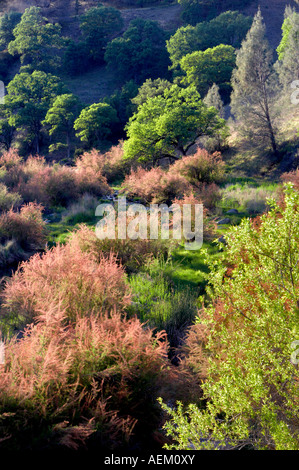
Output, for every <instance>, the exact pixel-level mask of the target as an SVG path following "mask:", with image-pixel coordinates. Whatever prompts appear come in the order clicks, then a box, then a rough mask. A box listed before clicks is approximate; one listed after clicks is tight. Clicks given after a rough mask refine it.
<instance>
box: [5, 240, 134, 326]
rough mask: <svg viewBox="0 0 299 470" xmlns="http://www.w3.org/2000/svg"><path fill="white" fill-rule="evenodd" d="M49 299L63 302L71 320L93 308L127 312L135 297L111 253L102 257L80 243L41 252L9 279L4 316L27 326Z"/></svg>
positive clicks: (10, 320) (102, 310)
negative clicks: (130, 301)
mask: <svg viewBox="0 0 299 470" xmlns="http://www.w3.org/2000/svg"><path fill="white" fill-rule="evenodd" d="M49 302H50V303H52V304H54V303H57V305H60V306H61V307H62V308H63V309H64V311H65V315H66V316H67V318H68V319H69V320H70V321H74V320H75V319H76V318H77V317H83V316H85V315H87V314H89V313H92V312H94V313H95V314H100V313H101V312H104V311H106V312H109V311H113V310H114V309H115V308H117V309H118V310H119V311H121V310H122V308H124V306H125V305H127V304H128V302H129V292H128V287H127V284H126V278H125V275H124V269H123V268H122V267H121V266H119V264H117V262H116V259H115V256H114V255H112V254H111V253H110V254H109V256H106V257H103V256H102V255H99V257H98V260H97V259H96V258H95V256H93V255H92V254H91V253H87V252H84V253H83V252H82V251H81V250H80V249H78V245H77V244H76V245H75V244H66V245H64V246H61V245H58V246H56V247H54V248H52V249H51V250H48V251H46V252H45V253H44V254H42V255H39V254H36V255H34V256H33V257H32V258H31V259H30V260H29V261H27V262H25V263H23V264H22V265H21V266H20V267H19V269H18V270H17V271H16V272H15V274H14V275H13V277H12V278H11V279H9V280H8V282H7V285H6V287H5V289H4V291H3V310H2V316H3V317H5V318H7V321H8V322H14V323H15V324H16V325H18V326H19V325H21V326H24V324H26V323H28V322H32V321H33V320H34V319H35V317H37V316H38V314H39V313H40V312H41V311H42V310H43V309H44V306H45V305H47V304H48V303H49Z"/></svg>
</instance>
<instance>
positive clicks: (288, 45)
mask: <svg viewBox="0 0 299 470" xmlns="http://www.w3.org/2000/svg"><path fill="white" fill-rule="evenodd" d="M284 18H285V19H284V22H283V25H282V39H281V42H280V44H279V46H278V48H277V53H278V62H277V64H276V67H277V71H278V74H279V80H280V82H281V84H282V85H283V86H284V87H285V88H286V87H289V86H290V84H291V83H292V82H293V81H294V80H299V13H296V11H295V9H293V8H291V7H289V6H287V7H286V10H285V15H284Z"/></svg>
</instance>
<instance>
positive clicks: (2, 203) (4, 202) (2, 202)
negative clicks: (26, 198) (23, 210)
mask: <svg viewBox="0 0 299 470" xmlns="http://www.w3.org/2000/svg"><path fill="white" fill-rule="evenodd" d="M21 202H22V198H21V196H20V195H19V194H18V193H10V192H8V190H7V187H6V186H5V184H2V183H0V213H1V212H4V211H8V210H9V209H14V208H17V207H19V206H20V205H21Z"/></svg>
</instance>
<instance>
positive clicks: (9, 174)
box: [0, 151, 111, 206]
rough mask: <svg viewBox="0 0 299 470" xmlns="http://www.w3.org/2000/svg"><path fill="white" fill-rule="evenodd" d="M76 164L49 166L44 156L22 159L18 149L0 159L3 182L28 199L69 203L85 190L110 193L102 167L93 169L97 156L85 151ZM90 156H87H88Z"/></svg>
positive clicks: (86, 191)
mask: <svg viewBox="0 0 299 470" xmlns="http://www.w3.org/2000/svg"><path fill="white" fill-rule="evenodd" d="M84 155H85V156H82V157H81V158H80V159H78V160H77V162H76V166H75V167H67V166H61V165H58V164H54V165H49V164H47V163H46V161H45V159H44V158H43V157H29V158H28V159H27V160H26V162H23V161H22V159H21V158H20V157H18V155H17V153H16V151H10V152H6V153H4V155H3V156H2V157H1V159H0V166H2V167H3V169H4V170H5V171H4V175H3V176H2V180H3V182H4V183H5V184H6V186H7V187H8V188H10V189H11V190H13V191H17V192H18V193H20V194H21V196H22V197H23V199H24V200H25V201H26V202H32V201H35V202H38V203H41V204H44V205H62V206H66V205H67V204H68V203H69V202H71V201H74V200H76V199H78V198H79V197H80V196H81V195H82V194H84V193H90V194H92V195H95V196H102V195H105V194H110V192H111V190H110V188H109V186H108V183H107V180H106V178H105V177H104V176H103V174H102V173H101V169H100V168H97V170H96V171H95V169H94V166H93V164H94V158H92V157H90V156H89V155H88V154H84ZM87 156H88V157H87Z"/></svg>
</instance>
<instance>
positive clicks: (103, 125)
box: [74, 103, 118, 147]
mask: <svg viewBox="0 0 299 470" xmlns="http://www.w3.org/2000/svg"><path fill="white" fill-rule="evenodd" d="M117 122H118V118H117V113H116V110H115V109H113V108H112V106H110V105H109V104H108V103H95V104H92V105H91V106H88V107H87V108H84V109H83V110H82V111H81V113H80V116H79V117H78V118H77V119H76V121H75V124H74V129H75V130H76V131H77V133H76V135H77V137H79V138H80V139H81V140H82V141H83V142H87V143H88V145H89V147H92V146H100V145H101V143H102V142H103V141H105V140H107V139H108V138H109V136H110V135H111V134H112V129H113V126H115V125H116V124H117Z"/></svg>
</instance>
